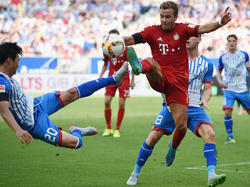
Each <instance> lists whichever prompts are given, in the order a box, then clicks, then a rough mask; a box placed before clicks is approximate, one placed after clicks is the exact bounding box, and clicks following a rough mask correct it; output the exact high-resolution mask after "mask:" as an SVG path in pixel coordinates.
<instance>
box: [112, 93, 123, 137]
mask: <svg viewBox="0 0 250 187" xmlns="http://www.w3.org/2000/svg"><path fill="white" fill-rule="evenodd" d="M125 102H126V98H124V97H119V109H118V113H117V120H116V128H115V131H114V135H113V137H114V138H120V136H121V135H120V126H121V123H122V120H123V117H124V113H125Z"/></svg>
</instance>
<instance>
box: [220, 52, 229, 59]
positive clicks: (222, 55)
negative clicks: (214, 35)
mask: <svg viewBox="0 0 250 187" xmlns="http://www.w3.org/2000/svg"><path fill="white" fill-rule="evenodd" d="M228 54H229V52H224V53H222V54H221V55H220V58H222V57H224V56H226V55H228Z"/></svg>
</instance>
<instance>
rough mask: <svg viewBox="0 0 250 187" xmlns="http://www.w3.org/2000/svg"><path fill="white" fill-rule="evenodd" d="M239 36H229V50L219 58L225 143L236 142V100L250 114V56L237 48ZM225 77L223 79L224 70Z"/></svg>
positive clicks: (218, 78) (218, 75) (218, 74)
mask: <svg viewBox="0 0 250 187" xmlns="http://www.w3.org/2000/svg"><path fill="white" fill-rule="evenodd" d="M237 40H238V38H237V36H236V35H235V34H230V35H228V36H227V47H228V52H226V53H224V54H222V55H221V56H220V58H219V66H218V73H217V81H218V83H219V85H220V86H221V87H222V88H223V89H224V98H223V110H224V113H225V116H224V124H225V127H226V131H227V136H228V137H227V141H226V142H225V144H234V143H236V141H235V139H234V136H233V119H232V111H233V107H234V101H235V100H237V101H238V102H239V103H240V104H241V105H242V106H243V108H244V109H245V110H246V111H247V113H248V114H250V95H249V92H248V87H247V81H246V76H247V71H248V74H249V73H250V62H249V56H248V54H247V53H246V52H244V51H241V50H239V49H237ZM223 69H224V77H225V80H226V81H223V80H222V73H221V72H222V70H223Z"/></svg>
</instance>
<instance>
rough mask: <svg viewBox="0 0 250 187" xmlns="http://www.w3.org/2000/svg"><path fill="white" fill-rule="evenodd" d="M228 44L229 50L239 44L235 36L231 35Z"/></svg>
mask: <svg viewBox="0 0 250 187" xmlns="http://www.w3.org/2000/svg"><path fill="white" fill-rule="evenodd" d="M227 46H228V49H229V50H235V49H236V46H237V40H236V39H235V38H234V37H229V38H228V40H227Z"/></svg>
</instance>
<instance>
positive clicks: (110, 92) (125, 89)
mask: <svg viewBox="0 0 250 187" xmlns="http://www.w3.org/2000/svg"><path fill="white" fill-rule="evenodd" d="M117 89H118V90H119V97H122V98H127V97H129V96H130V95H129V79H123V81H122V84H121V85H120V86H119V87H117V86H116V85H110V86H107V87H106V92H105V95H107V96H112V97H113V96H115V92H116V90H117Z"/></svg>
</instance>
